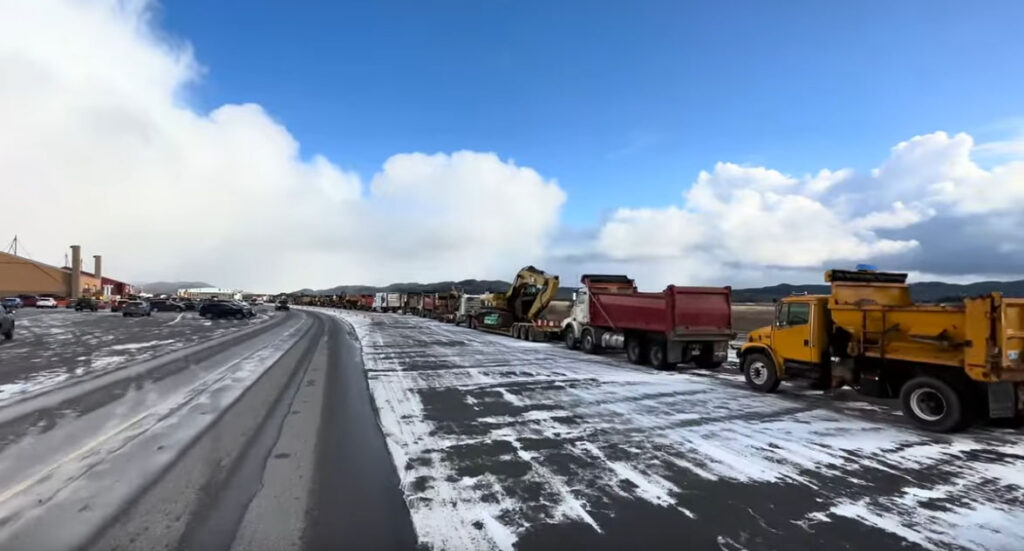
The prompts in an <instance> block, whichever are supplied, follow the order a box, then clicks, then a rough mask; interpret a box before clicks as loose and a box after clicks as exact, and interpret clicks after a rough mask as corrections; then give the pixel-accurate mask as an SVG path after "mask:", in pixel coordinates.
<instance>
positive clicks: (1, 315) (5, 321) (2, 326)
mask: <svg viewBox="0 0 1024 551" xmlns="http://www.w3.org/2000/svg"><path fill="white" fill-rule="evenodd" d="M0 335H3V336H4V340H5V341H9V340H11V339H13V338H14V312H8V311H7V309H6V308H0Z"/></svg>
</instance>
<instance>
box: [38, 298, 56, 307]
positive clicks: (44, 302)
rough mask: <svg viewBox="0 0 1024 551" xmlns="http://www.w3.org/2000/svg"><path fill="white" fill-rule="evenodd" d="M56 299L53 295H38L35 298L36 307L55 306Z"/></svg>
mask: <svg viewBox="0 0 1024 551" xmlns="http://www.w3.org/2000/svg"><path fill="white" fill-rule="evenodd" d="M56 307H57V301H56V300H55V299H54V298H53V297H39V299H38V300H36V308H56Z"/></svg>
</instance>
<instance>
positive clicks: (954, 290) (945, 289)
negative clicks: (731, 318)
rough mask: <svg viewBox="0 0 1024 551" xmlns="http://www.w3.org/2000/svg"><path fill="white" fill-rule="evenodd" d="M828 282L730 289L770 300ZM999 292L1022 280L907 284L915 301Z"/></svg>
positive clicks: (738, 296)
mask: <svg viewBox="0 0 1024 551" xmlns="http://www.w3.org/2000/svg"><path fill="white" fill-rule="evenodd" d="M828 292H829V286H828V285H821V284H819V285H790V284H788V283H783V284H780V285H771V286H769V287H757V288H753V289H733V291H732V301H733V302H771V301H773V300H776V299H780V298H783V297H788V296H790V295H792V294H794V293H796V294H803V293H807V294H809V295H821V294H828ZM995 292H1000V293H1003V295H1004V296H1007V297H1015V298H1019V297H1024V280H1019V281H978V282H975V283H966V284H959V283H944V282H941V281H922V282H919V283H911V284H910V296H911V297H912V298H913V299H914V300H915V301H917V302H960V301H961V300H962V299H963V298H964V297H973V296H978V295H984V294H988V293H995Z"/></svg>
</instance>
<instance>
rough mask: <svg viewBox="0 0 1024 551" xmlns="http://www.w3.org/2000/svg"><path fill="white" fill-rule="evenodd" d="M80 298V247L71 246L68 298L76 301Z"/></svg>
mask: <svg viewBox="0 0 1024 551" xmlns="http://www.w3.org/2000/svg"><path fill="white" fill-rule="evenodd" d="M81 296H82V246H81V245H72V246H71V289H69V292H68V298H71V299H76V298H80V297H81Z"/></svg>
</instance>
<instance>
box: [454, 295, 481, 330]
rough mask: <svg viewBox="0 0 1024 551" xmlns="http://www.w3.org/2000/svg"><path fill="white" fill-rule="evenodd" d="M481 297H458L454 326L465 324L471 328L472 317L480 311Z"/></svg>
mask: <svg viewBox="0 0 1024 551" xmlns="http://www.w3.org/2000/svg"><path fill="white" fill-rule="evenodd" d="M481 297H482V295H466V294H463V295H460V296H459V302H458V306H456V308H455V316H454V317H455V325H462V324H466V326H467V327H470V326H472V323H471V320H472V319H473V316H476V314H477V313H478V312H479V311H480V306H481V300H480V299H481Z"/></svg>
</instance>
